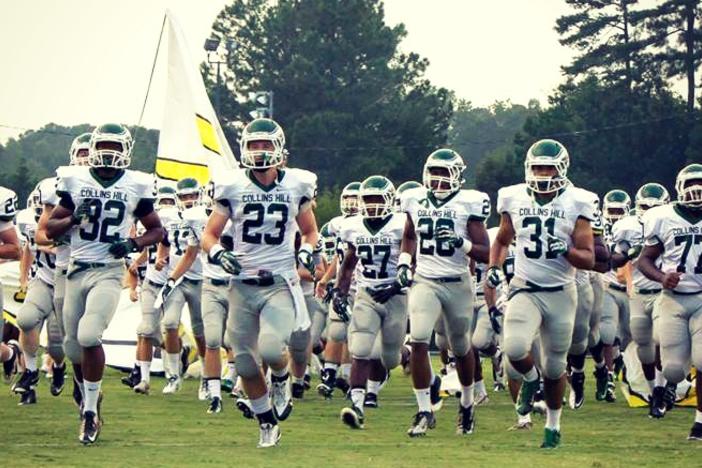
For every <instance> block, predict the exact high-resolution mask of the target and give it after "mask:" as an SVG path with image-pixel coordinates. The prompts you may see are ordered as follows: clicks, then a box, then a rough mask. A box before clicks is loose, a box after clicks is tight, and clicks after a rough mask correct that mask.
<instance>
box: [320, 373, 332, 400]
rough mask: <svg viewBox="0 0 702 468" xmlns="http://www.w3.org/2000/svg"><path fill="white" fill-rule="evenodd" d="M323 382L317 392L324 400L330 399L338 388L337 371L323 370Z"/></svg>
mask: <svg viewBox="0 0 702 468" xmlns="http://www.w3.org/2000/svg"><path fill="white" fill-rule="evenodd" d="M321 380H322V381H321V382H320V383H319V385H317V392H318V393H319V394H320V395H322V396H323V397H324V398H326V399H329V398H331V397H332V394H333V393H334V387H335V386H336V370H334V369H322V375H321Z"/></svg>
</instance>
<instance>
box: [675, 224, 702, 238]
mask: <svg viewBox="0 0 702 468" xmlns="http://www.w3.org/2000/svg"><path fill="white" fill-rule="evenodd" d="M672 229H673V235H674V236H679V235H683V234H699V233H700V228H699V227H698V226H683V227H674V228H672Z"/></svg>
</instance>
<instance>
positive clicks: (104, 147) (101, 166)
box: [46, 124, 163, 444]
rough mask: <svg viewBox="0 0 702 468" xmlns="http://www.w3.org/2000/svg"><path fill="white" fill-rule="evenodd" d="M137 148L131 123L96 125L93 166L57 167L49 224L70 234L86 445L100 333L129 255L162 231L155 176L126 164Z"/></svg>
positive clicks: (94, 416) (91, 433) (70, 352)
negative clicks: (133, 234) (138, 230)
mask: <svg viewBox="0 0 702 468" xmlns="http://www.w3.org/2000/svg"><path fill="white" fill-rule="evenodd" d="M131 151H132V137H131V135H130V133H129V130H128V129H127V128H126V127H124V126H122V125H119V124H104V125H101V126H99V127H97V128H96V129H95V130H93V133H92V135H91V137H90V151H89V156H88V160H89V167H84V166H69V167H61V168H59V170H58V174H57V193H58V194H59V196H60V202H59V204H58V205H57V206H55V208H54V209H53V210H52V212H51V217H50V218H49V220H48V222H47V225H46V233H47V235H48V236H49V238H51V239H59V238H60V237H61V236H62V235H63V234H65V233H67V232H70V236H71V238H70V240H71V257H70V263H69V266H68V273H67V275H66V298H65V304H64V311H63V312H64V314H63V322H64V328H65V333H66V337H65V341H64V349H65V352H66V355H67V356H68V358H69V359H70V360H71V362H72V363H73V368H74V372H75V376H76V378H77V380H78V382H79V383H82V385H83V397H84V399H83V411H82V418H81V426H80V435H79V440H80V442H82V443H83V444H92V443H94V442H95V441H96V440H97V438H98V435H99V433H100V429H101V426H102V421H101V419H100V410H99V408H98V406H99V405H98V402H99V398H100V395H101V392H100V386H101V382H102V375H103V371H104V367H105V353H104V351H103V348H102V343H101V336H102V333H103V331H104V330H105V328H107V326H108V325H109V323H110V320H111V319H112V317H113V315H114V313H115V311H116V309H117V305H118V302H119V297H120V294H121V290H122V276H123V271H124V257H126V256H127V255H128V254H129V253H130V252H134V251H137V250H140V249H143V248H144V247H145V246H148V245H151V244H155V243H156V242H158V241H160V240H161V238H162V237H163V229H162V227H161V222H160V221H159V218H158V215H157V214H156V213H155V212H154V209H153V199H154V197H155V195H156V194H155V182H154V179H153V177H152V176H150V175H148V174H144V173H141V172H137V171H131V170H128V169H127V167H128V166H129V163H130V161H131ZM134 218H137V219H139V221H140V222H141V224H142V225H143V226H144V228H145V230H146V231H145V233H144V235H143V236H140V237H137V238H133V239H132V238H128V235H129V231H130V229H131V226H132V224H133V223H134ZM74 227H75V229H74Z"/></svg>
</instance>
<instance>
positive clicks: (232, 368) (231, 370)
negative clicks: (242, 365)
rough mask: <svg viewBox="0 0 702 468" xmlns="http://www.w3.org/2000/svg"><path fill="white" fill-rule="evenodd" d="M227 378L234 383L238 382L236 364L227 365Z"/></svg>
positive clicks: (229, 363)
mask: <svg viewBox="0 0 702 468" xmlns="http://www.w3.org/2000/svg"><path fill="white" fill-rule="evenodd" d="M227 378H228V379H229V380H231V381H232V382H234V381H235V380H236V363H233V362H228V363H227Z"/></svg>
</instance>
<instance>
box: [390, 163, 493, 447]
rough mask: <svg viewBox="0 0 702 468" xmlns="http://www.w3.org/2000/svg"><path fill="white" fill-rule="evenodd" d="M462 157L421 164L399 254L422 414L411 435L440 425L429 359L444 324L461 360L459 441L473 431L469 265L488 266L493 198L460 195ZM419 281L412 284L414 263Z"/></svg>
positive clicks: (407, 197)
mask: <svg viewBox="0 0 702 468" xmlns="http://www.w3.org/2000/svg"><path fill="white" fill-rule="evenodd" d="M465 167H466V166H465V164H464V162H463V158H462V157H461V156H460V155H459V154H458V153H457V152H455V151H453V150H450V149H439V150H436V151H434V152H433V153H431V154H430V155H429V156H428V157H427V160H426V163H425V164H424V170H423V177H422V179H423V183H424V186H423V187H421V188H415V189H411V190H406V191H405V192H404V193H403V194H402V199H401V202H400V203H401V209H402V211H404V212H405V213H407V220H406V224H405V229H404V234H403V239H402V254H401V255H400V258H399V263H398V267H397V279H398V282H399V285H400V286H401V287H407V286H410V284H411V288H410V291H409V296H408V308H409V317H410V339H411V347H412V352H411V355H410V366H411V369H412V383H413V387H414V392H415V396H416V399H417V405H418V406H419V411H418V412H417V413H416V415H415V417H414V420H413V422H412V425H411V426H410V428H409V429H408V431H407V434H408V435H409V436H410V437H417V436H423V435H425V434H426V432H427V430H428V429H432V428H434V427H435V426H436V419H435V417H434V413H433V411H432V404H431V391H430V384H431V381H430V379H431V374H432V372H431V364H430V362H429V356H428V354H427V352H428V348H429V341H430V340H431V335H432V331H433V329H434V325H435V324H436V321H437V320H438V319H440V318H441V319H443V321H444V324H445V331H446V337H447V339H448V343H449V346H450V348H451V350H452V351H453V353H454V355H455V356H456V371H457V373H458V378H459V381H460V383H461V398H460V404H459V407H458V425H457V433H458V434H471V433H472V432H473V428H474V421H475V419H474V411H473V373H474V368H475V356H474V354H473V350H472V349H471V336H470V332H471V327H472V322H473V295H474V284H473V278H472V277H471V274H470V268H469V260H470V259H473V260H475V261H477V262H487V261H488V254H489V250H490V249H489V244H490V241H489V238H488V234H487V231H486V229H485V224H484V221H485V219H486V218H487V217H488V216H489V215H490V199H489V198H488V196H487V194H485V193H483V192H478V191H476V190H462V189H461V185H462V184H463V171H464V169H465ZM413 256H414V257H415V258H416V261H415V263H416V275H415V276H414V280H413V279H412V276H413V275H412V263H413V262H412V257H413Z"/></svg>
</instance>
